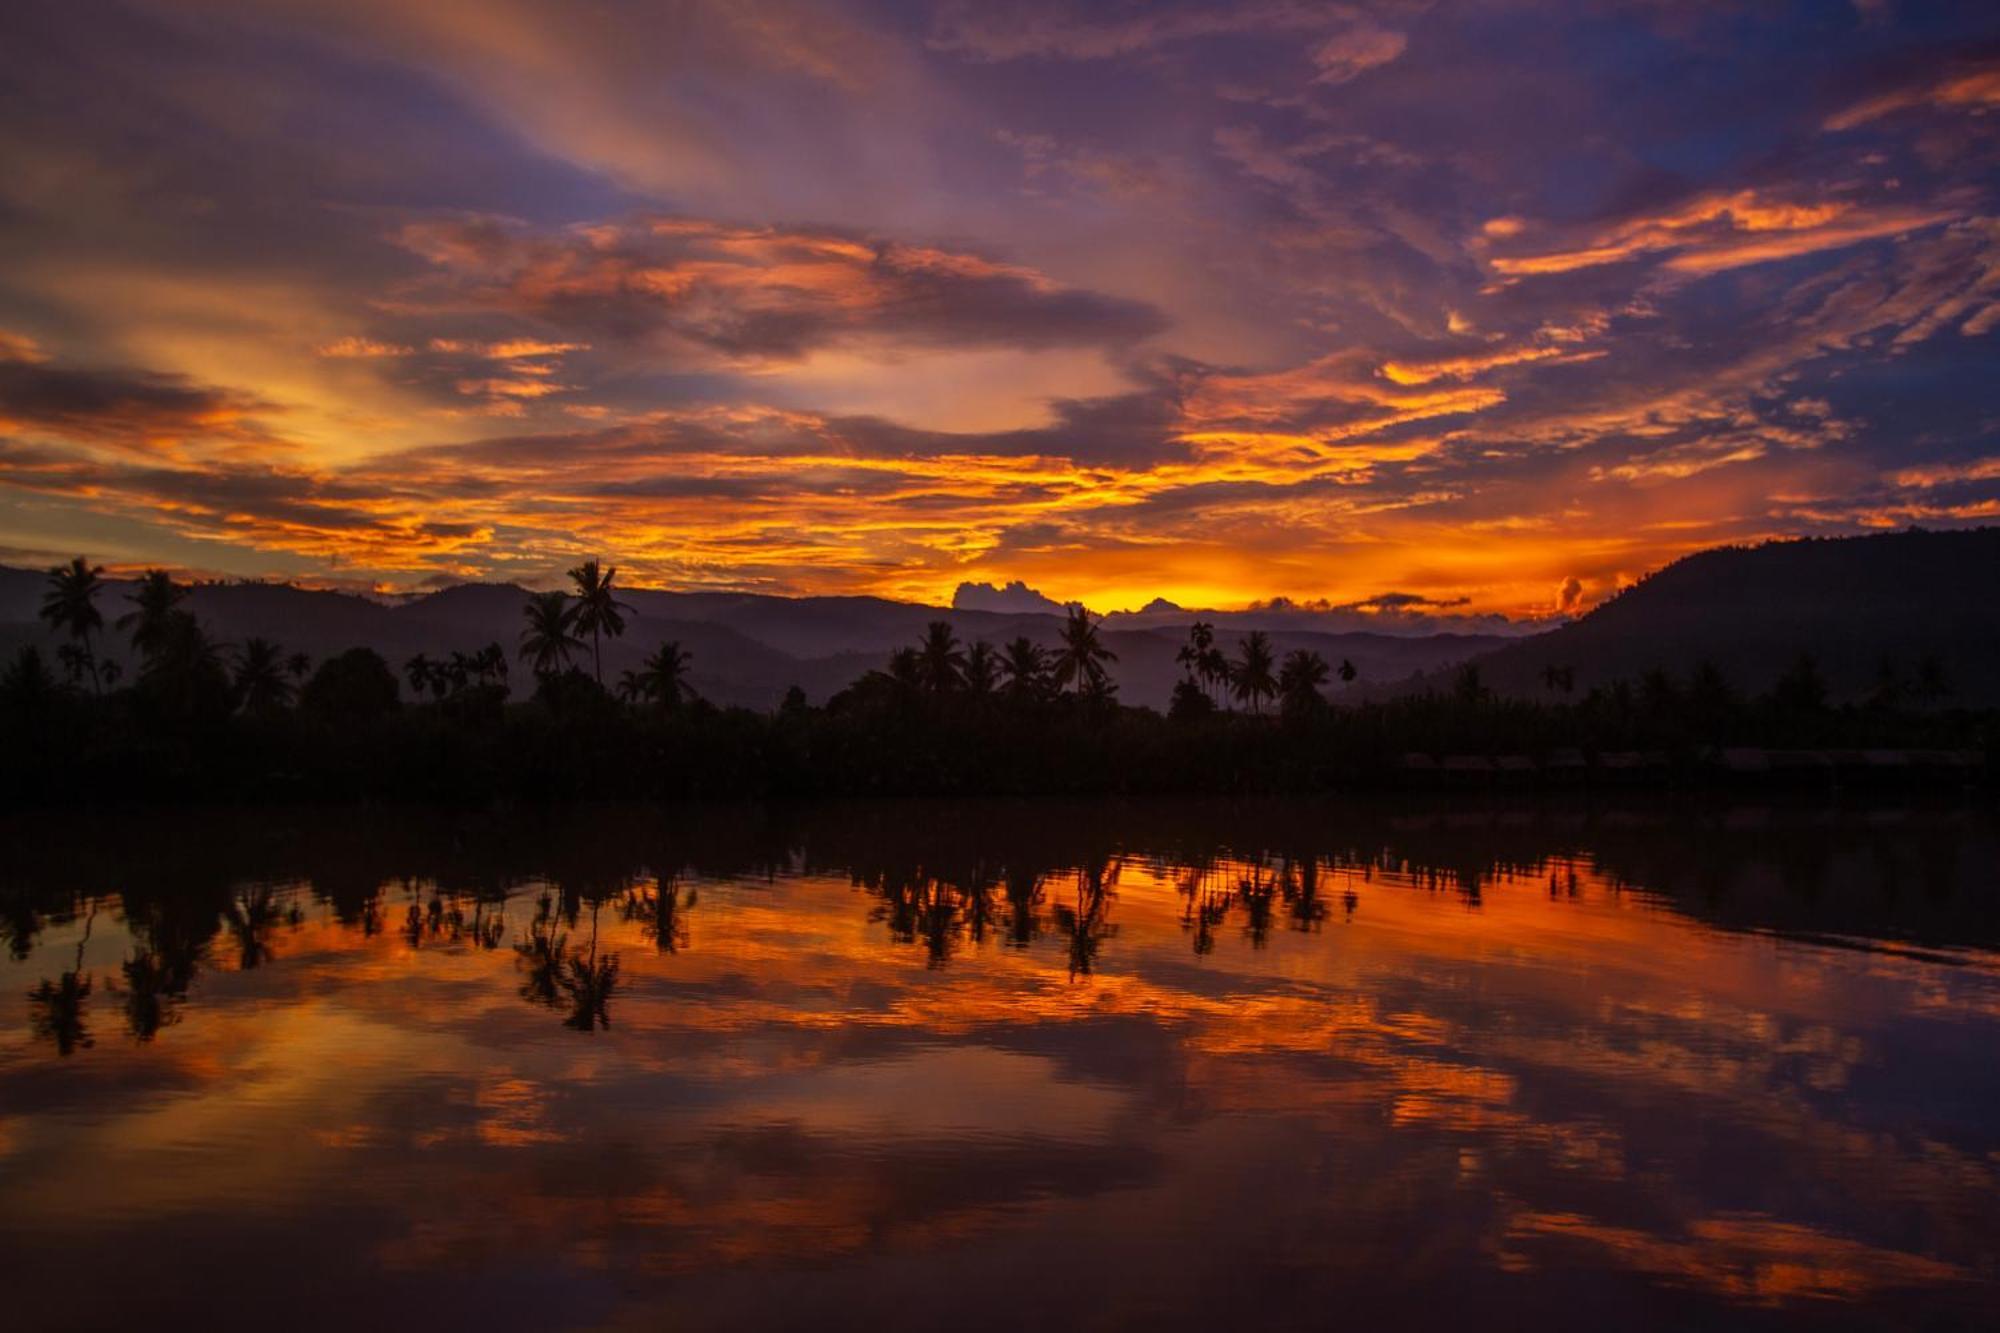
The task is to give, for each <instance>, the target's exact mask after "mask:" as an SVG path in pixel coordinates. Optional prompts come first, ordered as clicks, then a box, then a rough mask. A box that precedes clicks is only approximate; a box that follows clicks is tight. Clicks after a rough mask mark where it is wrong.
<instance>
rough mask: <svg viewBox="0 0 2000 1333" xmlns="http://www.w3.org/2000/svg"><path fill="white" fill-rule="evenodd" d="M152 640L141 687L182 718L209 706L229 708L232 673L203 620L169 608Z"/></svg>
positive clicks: (147, 651)
mask: <svg viewBox="0 0 2000 1333" xmlns="http://www.w3.org/2000/svg"><path fill="white" fill-rule="evenodd" d="M137 637H138V636H137V635H134V638H135V639H136V638H137ZM148 642H149V643H150V645H151V646H150V648H148V649H147V650H146V665H145V666H144V667H143V668H142V669H141V670H140V672H139V683H140V685H141V686H143V687H144V688H146V689H147V690H149V691H151V692H152V693H153V694H154V695H155V696H156V697H157V698H159V699H161V700H164V701H165V702H166V703H167V705H168V706H169V708H170V709H171V710H172V711H173V712H175V713H176V714H178V715H180V716H182V717H191V716H193V715H194V714H195V713H197V712H206V711H207V710H208V709H209V708H218V709H220V710H221V711H224V712H227V711H228V709H229V704H230V689H229V673H228V671H227V670H225V669H224V667H223V651H224V649H223V645H222V644H219V643H217V642H216V641H215V640H214V639H212V638H210V637H209V634H208V631H207V630H206V629H204V628H203V627H202V624H201V622H200V621H198V620H196V619H195V618H194V617H193V616H191V615H189V614H188V613H187V612H185V611H169V612H168V613H167V615H166V617H165V619H164V620H162V622H161V623H160V625H159V626H158V628H157V629H156V630H154V631H153V632H152V633H151V634H150V635H149V636H148Z"/></svg>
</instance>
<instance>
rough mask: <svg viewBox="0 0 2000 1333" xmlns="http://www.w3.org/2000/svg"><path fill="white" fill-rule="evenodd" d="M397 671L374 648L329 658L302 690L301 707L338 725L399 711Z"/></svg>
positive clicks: (349, 650)
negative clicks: (397, 709) (390, 667)
mask: <svg viewBox="0 0 2000 1333" xmlns="http://www.w3.org/2000/svg"><path fill="white" fill-rule="evenodd" d="M397 704H398V699H397V690H396V676H395V673H394V672H392V671H390V670H389V664H388V663H387V662H385V661H383V660H382V655H381V654H380V653H378V652H376V651H375V650H374V649H372V648H350V649H348V650H347V651H346V652H344V653H339V654H336V655H335V656H333V657H329V658H327V659H326V660H325V661H324V662H321V663H320V665H319V670H317V671H315V672H313V674H312V679H310V680H308V681H307V682H306V683H305V688H304V689H302V690H300V691H299V707H300V708H302V709H303V710H305V711H306V712H307V713H309V714H311V715H313V716H315V717H317V718H319V719H321V720H322V721H326V722H330V723H335V724H352V723H366V722H372V721H374V720H375V719H376V718H379V717H383V716H386V715H387V714H390V713H393V712H395V711H396V707H397Z"/></svg>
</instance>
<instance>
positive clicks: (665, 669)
mask: <svg viewBox="0 0 2000 1333" xmlns="http://www.w3.org/2000/svg"><path fill="white" fill-rule="evenodd" d="M693 660H694V659H693V654H691V653H689V652H687V651H686V650H684V649H683V648H682V647H681V646H680V644H679V643H678V642H676V641H674V640H668V641H667V642H665V643H663V644H661V645H660V646H659V647H657V648H655V649H654V650H653V652H652V655H651V656H649V657H648V658H647V659H646V661H645V664H644V665H643V666H642V667H641V668H640V669H639V672H638V674H637V676H636V677H635V679H634V681H633V685H634V688H635V689H636V690H637V698H639V699H644V700H648V701H650V702H651V703H653V704H654V705H655V706H656V707H659V708H662V709H666V710H667V711H669V712H671V711H672V710H674V709H676V708H679V707H680V706H681V705H682V704H683V703H685V702H686V701H688V700H689V699H692V698H694V697H696V696H695V693H694V687H693V686H691V685H689V684H688V679H687V675H688V666H689V664H690V663H691V662H692V661H693Z"/></svg>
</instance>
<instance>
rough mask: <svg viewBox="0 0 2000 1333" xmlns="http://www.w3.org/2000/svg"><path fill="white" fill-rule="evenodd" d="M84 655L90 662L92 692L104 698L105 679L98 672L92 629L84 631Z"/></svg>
mask: <svg viewBox="0 0 2000 1333" xmlns="http://www.w3.org/2000/svg"><path fill="white" fill-rule="evenodd" d="M83 657H84V660H85V661H86V662H88V663H89V664H90V692H91V693H92V694H94V695H96V696H97V697H98V698H100V699H102V698H103V697H104V679H103V677H101V676H99V675H98V674H97V650H96V649H94V648H92V647H91V646H90V631H89V630H85V631H84V632H83Z"/></svg>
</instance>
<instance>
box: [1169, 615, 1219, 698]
mask: <svg viewBox="0 0 2000 1333" xmlns="http://www.w3.org/2000/svg"><path fill="white" fill-rule="evenodd" d="M1214 647H1215V626H1213V625H1211V624H1209V623H1208V622H1207V621H1205V620H1197V621H1195V622H1194V624H1192V625H1190V626H1188V638H1187V642H1186V643H1184V644H1182V645H1181V650H1180V651H1179V652H1177V653H1175V654H1174V661H1176V662H1178V663H1180V666H1181V669H1182V670H1183V671H1185V672H1186V673H1187V678H1188V679H1189V680H1197V679H1198V680H1201V681H1202V683H1203V684H1204V685H1206V684H1207V677H1208V671H1207V667H1208V655H1209V653H1210V652H1211V651H1212V650H1213V649H1214Z"/></svg>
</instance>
